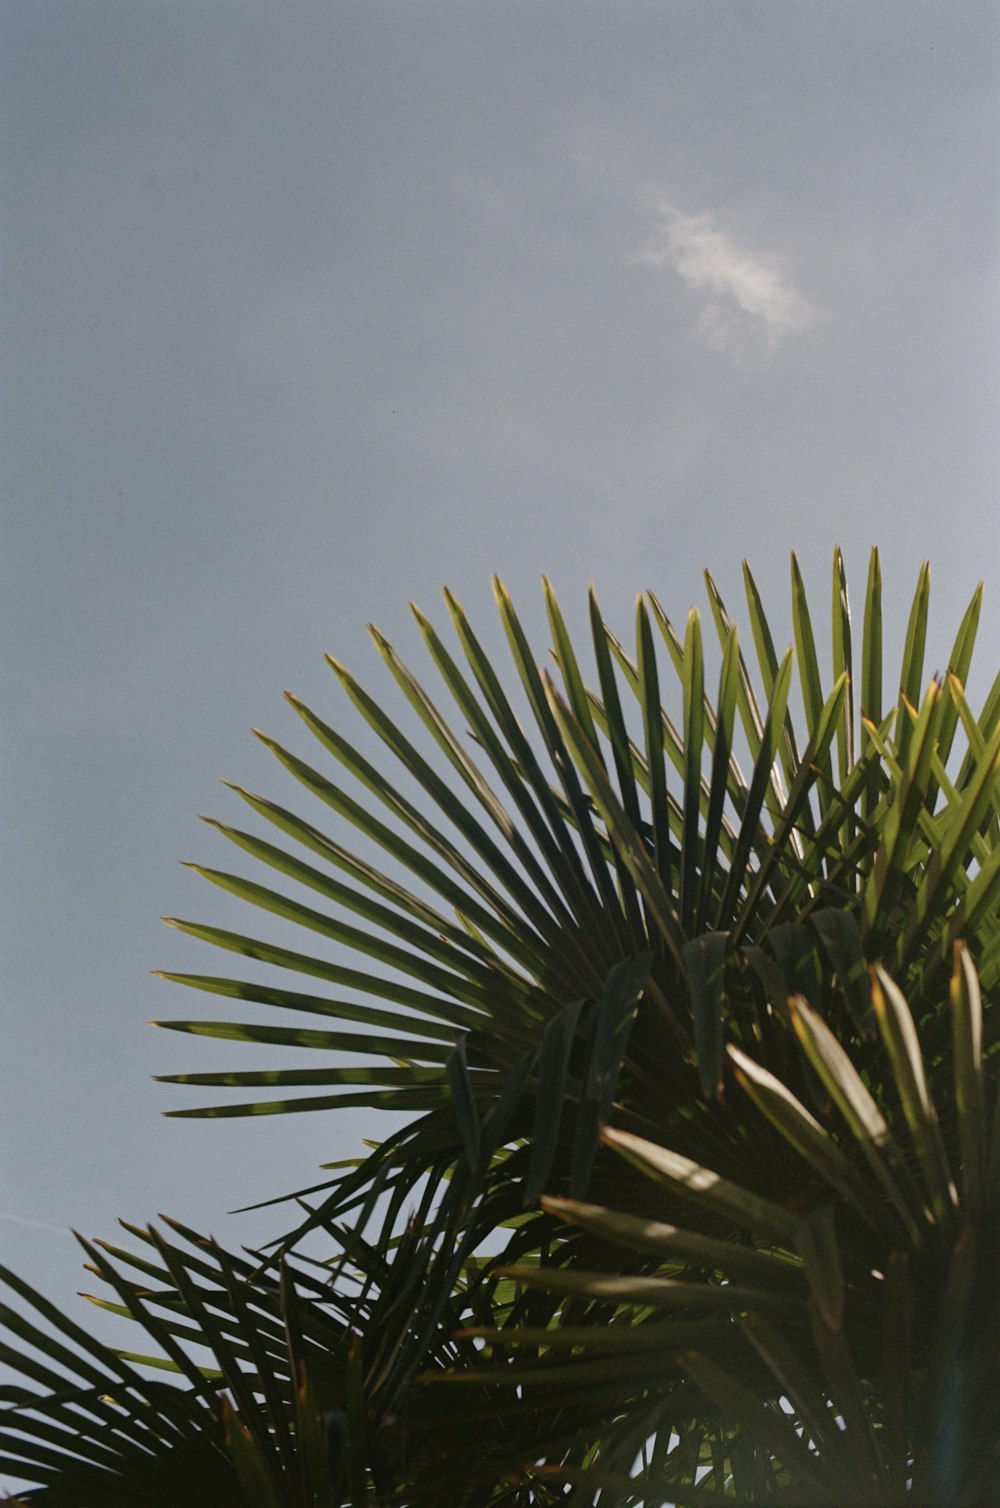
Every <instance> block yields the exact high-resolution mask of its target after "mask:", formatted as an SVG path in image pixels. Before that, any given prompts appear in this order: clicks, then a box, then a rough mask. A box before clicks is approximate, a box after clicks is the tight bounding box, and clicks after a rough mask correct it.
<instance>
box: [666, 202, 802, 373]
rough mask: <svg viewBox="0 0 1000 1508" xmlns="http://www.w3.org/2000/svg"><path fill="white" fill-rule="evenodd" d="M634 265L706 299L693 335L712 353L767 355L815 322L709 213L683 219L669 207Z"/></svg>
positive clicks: (769, 266)
mask: <svg viewBox="0 0 1000 1508" xmlns="http://www.w3.org/2000/svg"><path fill="white" fill-rule="evenodd" d="M638 260H639V261H640V262H643V263H645V265H646V266H648V267H669V268H671V269H672V270H673V271H674V272H676V273H678V274H679V275H680V277H682V278H683V279H684V281H685V282H686V283H687V284H688V286H689V287H690V288H693V289H694V290H695V291H696V292H698V293H705V294H708V295H710V299H709V302H708V303H707V304H706V305H705V307H704V308H703V310H702V312H701V315H700V317H699V319H698V323H697V327H696V328H697V332H698V334H699V336H700V337H701V339H702V340H703V341H704V343H705V344H706V345H707V346H708V347H709V348H710V349H711V350H713V351H721V352H723V353H725V354H726V355H729V356H732V357H733V358H734V359H736V360H737V361H739V362H741V363H750V362H752V361H754V360H755V359H760V358H761V357H764V356H766V355H768V354H770V353H771V352H772V351H773V350H774V349H775V347H776V346H777V345H778V342H779V341H781V340H783V339H784V338H785V337H787V336H789V335H794V334H798V333H800V332H802V331H804V330H807V329H809V327H810V326H811V325H814V324H815V323H816V321H817V319H818V318H819V314H818V311H817V310H816V309H814V308H813V307H812V305H811V304H809V303H808V302H807V301H806V300H805V299H804V298H803V297H802V296H801V294H799V293H797V292H796V291H795V289H794V288H793V287H792V286H791V285H790V284H789V283H788V282H787V280H786V279H785V277H784V276H783V275H782V273H781V271H780V270H779V268H778V267H777V266H776V265H775V264H774V261H773V259H772V260H771V261H770V262H768V261H765V260H763V259H762V258H760V257H757V256H751V255H750V254H749V253H747V252H745V251H743V250H741V249H740V248H739V247H738V246H736V245H735V244H734V242H733V241H732V240H731V239H730V237H729V236H728V235H726V233H725V232H724V231H722V230H718V229H717V228H716V226H715V222H714V220H713V217H712V216H711V215H710V214H700V215H686V214H683V213H682V211H680V210H678V209H675V208H674V207H673V206H672V205H669V204H665V205H663V206H662V217H661V220H660V224H659V225H658V226H657V229H656V232H655V234H654V235H653V237H652V238H651V239H650V241H649V243H648V244H647V245H646V246H645V247H644V248H643V250H642V251H641V252H640V253H639V256H638Z"/></svg>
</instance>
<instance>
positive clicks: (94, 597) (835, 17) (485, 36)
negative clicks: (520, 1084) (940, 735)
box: [0, 0, 1000, 1317]
mask: <svg viewBox="0 0 1000 1508" xmlns="http://www.w3.org/2000/svg"><path fill="white" fill-rule="evenodd" d="M0 27H2V36H0V56H2V69H3V112H4V121H3V148H2V192H3V206H2V220H3V253H4V261H3V295H4V296H3V335H2V342H3V350H2V364H3V370H2V384H3V434H4V438H3V455H2V465H3V509H4V545H3V556H2V569H3V572H4V578H5V579H4V587H3V602H4V612H5V614H6V618H7V624H6V633H5V635H4V646H5V647H4V654H3V667H2V673H3V677H4V708H5V713H6V716H5V718H4V723H5V729H6V731H5V735H4V752H3V761H4V763H3V782H2V787H3V789H2V797H3V847H4V864H3V869H2V889H3V894H2V909H3V915H4V922H3V931H4V934H5V943H4V976H5V982H4V1004H3V1053H2V1057H0V1136H2V1146H3V1158H2V1166H0V1215H2V1217H3V1218H2V1219H0V1259H2V1260H3V1261H5V1262H7V1263H8V1264H9V1265H11V1266H13V1267H15V1268H17V1269H19V1270H21V1271H23V1272H24V1273H25V1274H26V1275H28V1276H31V1277H33V1278H34V1279H35V1281H37V1282H38V1283H39V1284H41V1285H42V1286H43V1287H45V1288H47V1289H48V1290H49V1291H50V1292H52V1293H53V1294H54V1295H55V1296H56V1297H57V1298H59V1299H60V1300H64V1299H65V1298H66V1297H67V1296H68V1294H69V1293H71V1292H72V1291H73V1290H74V1289H75V1288H76V1287H77V1286H79V1276H78V1257H77V1252H76V1249H75V1247H74V1246H73V1244H72V1243H71V1242H70V1240H69V1239H68V1238H67V1237H66V1236H65V1235H64V1234H61V1233H60V1232H61V1231H63V1230H64V1229H65V1227H67V1226H70V1225H75V1226H78V1227H80V1228H82V1229H83V1230H84V1231H85V1232H88V1233H92V1234H98V1235H106V1236H111V1235H112V1234H113V1231H114V1219H115V1217H116V1216H118V1215H122V1216H125V1217H127V1218H129V1219H131V1220H136V1221H144V1220H146V1219H148V1218H151V1217H152V1216H153V1215H154V1214H155V1212H156V1211H157V1210H165V1211H167V1212H168V1213H172V1214H175V1215H177V1216H178V1217H180V1218H183V1219H185V1220H187V1221H189V1222H190V1223H191V1224H193V1225H196V1226H199V1227H202V1228H207V1229H211V1230H213V1231H214V1232H215V1233H216V1234H217V1235H219V1236H221V1237H222V1238H223V1239H225V1240H226V1241H227V1242H229V1243H230V1244H233V1245H235V1244H238V1243H239V1241H240V1240H243V1239H247V1240H249V1239H254V1238H257V1237H259V1236H261V1235H262V1233H265V1232H266V1230H267V1229H269V1228H270V1227H269V1226H268V1224H267V1221H266V1219H262V1218H260V1217H258V1219H257V1222H256V1223H254V1222H253V1221H250V1222H249V1223H248V1222H246V1221H243V1222H240V1221H237V1220H229V1221H227V1220H226V1219H225V1217H224V1213H223V1212H224V1211H225V1210H227V1209H228V1208H231V1207H232V1206H234V1205H238V1204H241V1203H245V1202H247V1201H249V1200H251V1199H254V1198H263V1197H265V1196H266V1195H269V1194H276V1193H280V1192H283V1191H286V1190H289V1189H292V1188H296V1187H301V1186H303V1185H305V1184H307V1183H309V1182H311V1181H312V1179H313V1176H314V1170H315V1166H316V1164H317V1163H318V1162H320V1161H321V1160H328V1159H330V1158H333V1157H336V1156H347V1155H351V1153H352V1152H353V1151H355V1150H356V1148H357V1142H358V1138H359V1136H361V1135H366V1134H368V1135H371V1134H375V1135H377V1134H378V1127H377V1125H372V1124H371V1122H370V1121H367V1122H366V1121H365V1120H364V1117H355V1118H353V1119H352V1118H349V1117H346V1116H345V1117H342V1118H341V1119H340V1120H339V1121H334V1120H332V1119H330V1118H327V1117H318V1116H308V1117H303V1118H299V1119H297V1120H296V1119H287V1120H284V1121H278V1120H274V1119H265V1120H263V1121H259V1122H228V1123H224V1124H222V1125H212V1124H209V1123H203V1122H170V1121H164V1120H163V1119H161V1117H160V1112H161V1111H162V1110H164V1109H166V1108H168V1107H170V1106H172V1105H174V1106H175V1105H178V1104H180V1103H192V1102H193V1100H194V1098H195V1096H194V1095H193V1094H192V1093H188V1094H187V1095H185V1091H183V1090H179V1089H177V1088H171V1087H170V1086H163V1085H155V1084H153V1083H151V1081H150V1076H151V1074H153V1073H156V1072H170V1071H178V1070H182V1069H199V1068H200V1069H207V1068H209V1067H212V1066H238V1065H237V1063H234V1057H238V1054H234V1052H233V1050H232V1049H228V1050H226V1051H225V1052H223V1051H222V1049H221V1047H219V1046H218V1044H209V1043H199V1042H197V1041H194V1040H193V1039H183V1038H176V1037H173V1036H172V1035H170V1034H167V1033H162V1032H159V1033H158V1032H154V1031H150V1030H149V1029H148V1027H147V1026H146V1022H147V1021H148V1019H149V1018H151V1017H153V1016H164V1015H166V1016H176V1015H185V1014H189V1013H192V1012H193V1013H195V1014H196V1013H197V1012H198V1011H199V1010H201V1009H202V1008H203V1007H205V1006H206V1004H210V1003H211V1002H206V1000H205V999H199V998H198V997H196V996H193V995H191V994H186V993H184V992H181V991H179V990H177V989H175V988H173V987H171V986H169V985H166V984H164V983H162V982H160V981H157V980H154V979H152V978H151V977H150V975H149V973H148V970H149V969H150V968H153V967H165V968H171V967H173V968H194V969H198V970H202V971H206V972H211V971H212V970H213V969H214V968H217V967H219V966H220V964H221V965H222V968H223V972H224V971H225V960H224V959H222V958H221V955H220V956H218V957H213V956H212V953H211V950H209V949H207V948H201V947H198V946H197V945H195V944H192V943H188V942H186V941H185V940H184V939H183V938H181V937H179V936H178V935H177V934H176V933H172V932H168V931H167V930H166V929H164V928H163V927H162V926H161V925H160V924H159V922H158V920H157V918H158V917H159V915H160V914H162V913H165V912H174V913H179V914H181V915H189V916H190V915H193V916H195V917H198V918H200V919H203V920H216V921H219V920H221V921H223V923H224V922H225V920H226V917H227V915H229V913H227V911H226V909H225V906H224V904H223V898H222V897H220V896H219V895H218V894H217V893H215V892H213V891H212V890H211V889H210V888H209V887H207V886H205V885H204V883H203V882H201V881H199V880H198V879H197V878H195V877H193V876H191V875H190V874H189V873H187V872H186V871H184V870H182V869H180V868H179V867H178V865H177V861H178V860H179V859H184V858H196V859H200V860H202V861H204V862H208V863H213V862H214V863H218V862H225V861H228V859H229V856H228V855H225V854H224V852H222V851H221V850H224V845H222V844H220V842H219V840H218V839H215V838H213V835H212V834H211V833H210V832H209V831H208V830H207V829H205V828H203V827H201V826H200V825H199V824H198V823H197V821H196V815H195V814H196V813H197V812H199V811H208V812H210V813H213V814H215V815H218V816H220V817H223V818H227V817H228V818H235V816H236V812H235V807H236V805H237V803H235V801H234V798H232V797H230V796H228V795H227V793H226V792H225V790H224V789H223V788H222V787H220V786H219V785H218V784H217V779H216V777H218V776H226V777H229V778H232V779H236V780H242V781H245V782H247V783H249V784H251V785H253V786H255V787H256V788H257V789H260V790H263V791H264V792H265V793H268V794H272V795H274V796H275V797H276V798H277V799H280V800H287V801H288V802H289V804H291V805H297V806H298V807H303V806H307V805H308V802H307V801H304V800H303V798H302V797H301V796H300V795H299V796H297V795H296V794H295V792H294V788H292V787H291V784H290V782H289V781H288V778H287V777H286V776H284V774H283V772H282V771H281V770H280V769H279V768H278V767H277V766H276V765H274V764H273V761H271V760H270V758H269V756H267V755H266V754H265V753H264V752H263V751H262V750H261V749H260V748H259V747H258V746H256V745H255V743H254V740H253V739H252V738H251V736H250V734H249V727H250V725H251V724H260V725H262V726H264V727H265V728H267V729H268V730H269V731H271V732H272V733H274V734H275V735H276V736H281V737H287V738H289V739H290V740H292V741H294V740H295V739H296V738H297V737H298V735H296V733H295V731H294V729H295V719H294V718H293V716H292V715H291V714H290V713H289V712H288V711H287V710H286V709H285V708H284V707H283V704H282V703H281V700H280V692H281V691H282V689H283V688H285V687H289V688H291V689H293V690H296V691H297V692H299V693H300V694H301V695H303V696H304V697H305V698H306V699H307V700H310V701H312V702H313V703H314V704H315V705H316V706H317V708H318V709H319V710H321V711H322V712H323V713H324V715H326V716H327V717H328V718H329V719H330V720H331V721H334V722H343V721H344V718H345V713H344V704H343V700H342V698H339V697H338V694H337V692H336V688H335V685H334V682H333V678H332V677H331V676H330V674H329V672H328V671H327V670H326V669H325V667H324V665H323V659H322V656H323V652H324V651H327V650H330V651H333V652H335V653H336V654H337V655H338V656H339V657H340V658H342V659H344V660H345V661H346V662H347V663H348V664H349V665H351V666H352V667H353V668H355V669H357V670H358V671H359V673H361V672H364V673H367V670H368V668H369V667H371V669H372V671H373V673H374V675H375V678H376V681H377V668H376V657H375V655H374V652H373V651H372V650H371V648H370V646H369V645H368V642H367V640H366V638H365V636H364V632H363V625H364V624H365V622H366V621H367V620H368V619H375V620H376V621H377V622H378V623H379V625H380V626H381V627H382V628H384V629H385V630H386V631H387V632H388V633H389V634H390V636H391V637H393V638H394V639H398V641H399V642H400V643H401V644H402V645H403V646H408V647H409V648H411V649H413V648H414V643H415V636H414V634H413V633H412V631H411V629H410V626H409V618H408V613H407V610H406V602H407V599H408V598H411V597H412V598H415V599H417V600H418V601H419V602H420V603H421V604H422V605H423V606H424V607H426V608H428V609H429V610H433V611H435V612H436V611H437V601H438V597H437V594H438V590H439V588H440V586H441V585H442V584H443V583H445V582H447V583H448V584H450V585H451V586H452V587H453V588H454V589H455V591H456V592H457V594H458V595H459V596H460V597H461V598H462V599H463V600H464V601H465V602H466V605H467V606H468V607H469V608H470V610H471V611H472V612H473V613H474V616H475V618H476V620H477V622H480V623H482V624H483V628H484V634H485V635H486V636H487V637H488V638H489V639H490V641H491V642H493V641H494V639H495V635H494V634H493V630H492V627H491V626H490V615H491V612H492V609H491V607H490V599H489V589H488V578H489V573H490V572H491V571H499V572H500V573H501V574H502V575H503V576H504V577H505V579H506V580H507V582H508V584H509V585H510V587H511V588H512V589H513V591H514V593H515V598H516V600H517V601H518V603H519V604H520V605H521V607H522V609H523V612H524V615H525V617H526V618H527V619H528V620H529V622H530V623H532V624H538V625H540V624H541V612H540V594H539V588H538V581H539V577H540V575H541V573H542V572H543V571H545V572H548V573H549V574H550V575H551V577H552V579H553V581H554V583H555V585H556V587H557V590H558V591H559V593H560V596H561V598H563V599H564V601H565V602H566V604H567V607H568V609H570V615H571V617H572V618H573V620H574V621H579V618H580V616H581V611H582V607H583V600H584V593H585V589H586V585H587V583H588V581H589V580H590V579H592V578H593V579H594V580H595V581H596V583H597V586H598V589H599V594H600V597H601V602H602V606H603V607H604V610H605V613H606V615H607V616H608V617H609V618H610V619H611V620H612V621H613V622H615V623H616V624H617V625H618V626H619V627H620V630H621V632H622V633H623V634H628V633H629V632H630V619H631V611H632V599H633V595H634V593H635V592H636V591H637V590H639V589H640V588H643V587H647V586H650V587H653V588H655V589H656V590H657V592H658V593H659V594H660V596H661V598H662V599H663V601H664V603H665V604H666V606H667V607H668V610H669V611H670V612H671V613H672V615H673V616H675V617H683V614H684V613H685V612H686V610H687V607H688V605H689V604H690V603H691V602H695V601H701V600H703V592H702V587H701V581H700V570H701V567H702V566H704V565H709V566H710V567H711V568H712V569H713V571H715V572H716V574H717V576H718V579H719V580H720V582H721V583H722V584H723V587H724V590H725V592H726V594H727V596H728V597H729V598H731V599H732V602H731V605H732V607H733V608H734V610H735V609H736V608H739V607H741V598H740V588H739V561H740V557H741V556H743V555H746V556H748V557H749V559H750V560H751V562H752V564H753V566H754V568H755V570H756V572H757V574H758V578H759V580H760V582H761V584H762V587H763V589H764V591H765V593H766V595H767V597H768V600H770V601H772V602H774V603H775V604H777V613H778V617H779V620H780V624H781V633H782V634H783V635H784V634H786V633H787V628H786V626H785V625H786V624H787V622H788V613H787V599H788V587H787V580H788V552H789V550H790V549H792V548H795V549H796V550H797V551H798V552H799V556H800V560H801V561H802V564H803V568H804V571H805V574H806V578H807V582H808V584H809V585H810V587H811V589H812V592H813V595H814V597H815V599H816V603H817V610H818V611H820V612H825V609H826V602H827V599H828V594H829V588H828V581H829V569H830V553H831V549H832V547H833V545H834V544H835V543H837V542H839V543H840V544H841V545H842V546H843V547H844V550H845V552H846V554H847V559H848V566H849V569H850V571H851V576H852V581H853V584H854V591H855V602H856V605H858V606H860V601H861V596H862V593H863V589H864V577H865V570H866V565H867V553H868V549H869V546H870V545H871V544H873V543H877V544H879V545H880V546H881V547H882V549H883V552H884V569H885V578H886V603H887V613H888V617H889V620H890V625H891V629H892V631H893V632H896V633H898V632H899V629H900V622H899V620H900V618H901V617H902V615H903V614H904V613H905V610H906V605H907V604H908V600H909V597H910V595H911V593H912V589H913V584H914V580H915V576H916V572H917V569H918V566H919V563H920V561H921V560H922V559H923V558H924V557H925V556H929V557H930V558H931V560H932V568H933V584H934V596H933V615H932V626H931V642H932V645H934V646H935V650H936V653H937V655H938V659H940V658H941V657H943V656H944V655H946V653H947V648H948V646H949V645H950V642H951V638H950V636H951V634H952V632H953V630H954V628H955V626H956V625H957V622H958V618H959V616H960V613H961V611H962V609H963V608H964V606H965V603H966V601H967V599H968V597H969V595H970V594H971V592H972V590H973V588H974V586H975V583H976V581H977V580H978V579H979V578H980V577H981V576H984V575H985V576H986V577H987V578H989V577H990V576H992V577H993V580H992V581H990V582H989V583H988V586H989V590H988V596H987V606H986V612H985V616H984V623H983V629H982V643H981V646H980V661H981V664H980V673H981V677H982V680H983V681H985V679H986V676H987V673H989V675H990V676H991V675H992V673H993V671H994V669H995V666H996V660H997V645H998V640H1000V581H998V580H997V572H996V562H997V546H998V545H1000V522H998V504H997V491H996V483H997V466H998V460H1000V446H998V441H997V438H996V436H997V425H996V418H997V397H998V388H1000V384H998V375H1000V374H998V356H997V352H998V349H1000V341H998V337H1000V298H998V288H1000V283H998V273H1000V254H998V253H1000V237H998V207H1000V204H998V199H1000V195H998V189H1000V171H998V168H1000V152H998V146H1000V132H998V126H1000V91H998V82H1000V68H998V55H1000V10H998V8H997V6H996V5H995V4H994V3H990V4H984V5H973V4H963V3H960V0H938V3H933V4H928V3H921V0H878V3H876V0H868V3H862V0H857V3H850V4H848V3H836V0H822V3H815V4H810V3H802V0H798V3H794V4H783V3H773V0H768V3H754V0H732V3H726V0H714V3H711V4H709V3H693V0H692V3H679V0H657V3H655V4H643V3H633V0H605V3H601V4H597V3H587V0H582V3H580V0H578V3H576V4H573V5H569V4H565V3H559V4H557V3H555V0H534V3H529V0H493V3H489V4H480V3H475V0H454V3H447V4H444V3H431V0H407V3H403V0H385V3H383V0H365V3H361V0H355V3H337V0H323V3H305V0H288V3H284V4H281V5H277V4H264V3H254V0H242V3H224V0H159V3H156V0H145V3H143V0H5V3H4V5H3V8H2V16H0ZM891 636H892V633H890V637H891ZM542 648H544V642H543V635H542V634H541V631H540V630H539V649H540V650H541V649H542ZM414 658H416V652H415V651H414ZM930 658H931V662H932V666H933V665H936V664H937V663H938V661H937V660H935V651H933V650H932V652H931V656H930ZM297 746H298V747H302V743H301V739H299V743H298V745H297ZM233 914H236V913H233ZM242 921H243V925H244V926H247V923H248V918H246V917H244V918H242ZM264 925H265V927H266V923H265V924H264ZM250 930H253V929H252V927H250ZM178 997H180V998H178ZM209 1013H211V1012H209ZM216 1049H218V1050H216ZM251 1058H252V1061H251ZM273 1060H274V1053H273V1050H272V1054H271V1055H270V1056H269V1055H268V1054H267V1052H266V1050H262V1052H261V1054H259V1055H254V1054H252V1053H250V1054H246V1053H245V1054H244V1056H243V1057H240V1058H239V1064H242V1065H244V1066H247V1067H267V1066H274V1061H273ZM15 1217H16V1218H15ZM49 1227H54V1228H55V1229H49ZM83 1317H85V1316H83Z"/></svg>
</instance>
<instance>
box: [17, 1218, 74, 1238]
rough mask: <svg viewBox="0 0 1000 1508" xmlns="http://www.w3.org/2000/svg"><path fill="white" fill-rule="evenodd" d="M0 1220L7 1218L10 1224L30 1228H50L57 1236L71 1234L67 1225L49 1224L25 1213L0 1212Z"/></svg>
mask: <svg viewBox="0 0 1000 1508" xmlns="http://www.w3.org/2000/svg"><path fill="white" fill-rule="evenodd" d="M0 1220H9V1221H10V1222H11V1224H12V1225H28V1226H30V1227H31V1229H32V1230H50V1231H53V1232H54V1233H55V1234H56V1235H57V1236H71V1235H72V1234H73V1232H72V1231H71V1230H70V1229H69V1227H68V1226H67V1225H49V1223H48V1221H47V1220H29V1219H28V1218H27V1216H26V1215H7V1214H3V1213H0Z"/></svg>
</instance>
